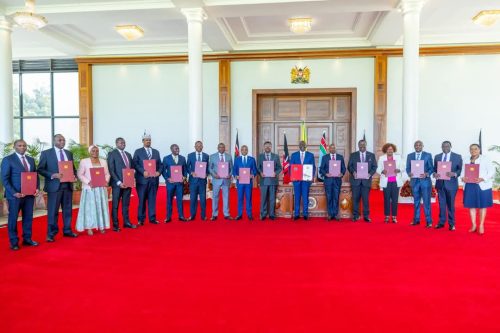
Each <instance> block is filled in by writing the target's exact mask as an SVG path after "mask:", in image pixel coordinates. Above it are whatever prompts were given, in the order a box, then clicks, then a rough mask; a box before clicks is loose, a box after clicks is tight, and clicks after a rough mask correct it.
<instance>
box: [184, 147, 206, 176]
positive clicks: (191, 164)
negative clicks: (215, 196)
mask: <svg viewBox="0 0 500 333" xmlns="http://www.w3.org/2000/svg"><path fill="white" fill-rule="evenodd" d="M196 156H197V152H196V151H194V152H192V153H189V155H188V157H187V171H188V173H189V183H193V184H196V183H198V182H201V183H204V184H206V183H207V179H206V178H198V177H193V176H192V175H191V173H192V172H194V170H195V167H196ZM209 159H210V156H208V154H207V153H204V152H201V161H202V162H207V176H208V175H209V173H208V161H209Z"/></svg>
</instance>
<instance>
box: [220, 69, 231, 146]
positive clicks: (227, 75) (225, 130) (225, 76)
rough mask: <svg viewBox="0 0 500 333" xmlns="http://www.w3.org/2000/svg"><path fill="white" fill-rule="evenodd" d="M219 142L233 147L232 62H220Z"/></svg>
mask: <svg viewBox="0 0 500 333" xmlns="http://www.w3.org/2000/svg"><path fill="white" fill-rule="evenodd" d="M219 142H224V143H225V144H226V147H230V146H231V61H230V60H220V61H219Z"/></svg>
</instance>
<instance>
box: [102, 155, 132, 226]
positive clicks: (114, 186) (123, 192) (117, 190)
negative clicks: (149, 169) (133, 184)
mask: <svg viewBox="0 0 500 333" xmlns="http://www.w3.org/2000/svg"><path fill="white" fill-rule="evenodd" d="M124 153H125V156H126V157H127V161H128V165H125V160H124V159H123V157H122V153H121V152H120V150H118V149H114V150H113V151H111V152H110V153H109V154H108V169H109V175H110V180H109V185H110V186H111V191H112V192H111V193H112V198H113V200H112V203H111V219H112V220H113V227H114V228H118V206H119V205H120V199H121V201H122V217H123V224H124V225H127V224H130V223H131V222H130V216H129V206H130V195H131V193H132V189H131V188H130V187H127V188H121V187H120V185H121V184H122V182H123V169H126V168H130V169H134V161H133V159H132V155H130V154H129V153H128V152H126V151H124Z"/></svg>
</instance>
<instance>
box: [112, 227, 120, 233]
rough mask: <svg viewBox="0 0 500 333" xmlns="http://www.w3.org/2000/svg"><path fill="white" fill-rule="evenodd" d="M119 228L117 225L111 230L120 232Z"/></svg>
mask: <svg viewBox="0 0 500 333" xmlns="http://www.w3.org/2000/svg"><path fill="white" fill-rule="evenodd" d="M120 230H121V229H120V228H118V227H113V231H116V232H120Z"/></svg>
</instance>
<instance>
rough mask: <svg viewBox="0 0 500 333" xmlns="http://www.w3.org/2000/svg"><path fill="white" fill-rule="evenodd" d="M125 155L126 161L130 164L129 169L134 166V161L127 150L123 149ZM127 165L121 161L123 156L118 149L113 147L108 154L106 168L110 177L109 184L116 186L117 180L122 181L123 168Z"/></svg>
mask: <svg viewBox="0 0 500 333" xmlns="http://www.w3.org/2000/svg"><path fill="white" fill-rule="evenodd" d="M125 155H126V156H127V159H128V163H129V164H130V168H131V169H135V168H134V161H133V158H132V155H130V153H129V152H127V151H125ZM126 168H127V166H126V165H125V162H124V161H123V157H122V155H121V153H120V151H119V150H118V149H113V150H112V151H111V152H110V153H109V154H108V169H109V175H110V176H111V178H110V179H109V185H110V186H112V187H118V186H120V185H118V182H120V184H121V182H123V171H122V170H123V169H126Z"/></svg>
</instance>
